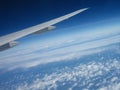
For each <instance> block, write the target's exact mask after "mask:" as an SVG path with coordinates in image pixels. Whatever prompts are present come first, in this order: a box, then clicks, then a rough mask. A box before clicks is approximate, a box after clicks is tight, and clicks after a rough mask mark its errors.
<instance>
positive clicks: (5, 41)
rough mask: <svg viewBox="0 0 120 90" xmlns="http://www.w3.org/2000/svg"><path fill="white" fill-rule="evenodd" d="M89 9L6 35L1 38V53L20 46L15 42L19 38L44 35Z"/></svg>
mask: <svg viewBox="0 0 120 90" xmlns="http://www.w3.org/2000/svg"><path fill="white" fill-rule="evenodd" d="M87 9H88V8H84V9H80V10H77V11H75V12H72V13H70V14H67V15H64V16H61V17H59V18H56V19H53V20H50V21H48V22H44V23H42V24H38V25H36V26H32V27H29V28H26V29H23V30H20V31H17V32H14V33H11V34H8V35H5V36H1V37H0V51H3V50H6V49H9V48H11V47H14V46H16V45H18V43H17V42H16V41H15V40H17V39H19V38H22V37H24V36H27V35H29V34H39V33H43V32H46V31H49V30H52V29H54V28H55V27H54V26H52V25H54V24H57V23H59V22H61V21H63V20H66V19H68V18H70V17H72V16H74V15H76V14H79V13H81V12H83V11H85V10H87Z"/></svg>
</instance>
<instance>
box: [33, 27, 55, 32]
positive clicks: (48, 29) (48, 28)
mask: <svg viewBox="0 0 120 90" xmlns="http://www.w3.org/2000/svg"><path fill="white" fill-rule="evenodd" d="M55 28H56V27H55V26H49V27H46V28H44V29H41V30H39V31H37V32H34V33H33V34H40V33H44V32H47V31H50V30H53V29H55Z"/></svg>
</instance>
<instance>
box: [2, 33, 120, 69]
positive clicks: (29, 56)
mask: <svg viewBox="0 0 120 90" xmlns="http://www.w3.org/2000/svg"><path fill="white" fill-rule="evenodd" d="M72 41H73V40H72ZM119 42H120V35H117V36H113V37H108V38H104V39H100V40H93V41H90V42H85V43H80V44H74V45H69V46H67V47H65V46H63V47H60V46H61V45H62V44H61V43H63V42H61V43H60V44H58V46H56V47H54V48H52V47H51V48H50V49H43V50H42V47H40V48H39V45H38V46H37V47H32V48H30V47H28V48H26V49H21V50H17V51H16V52H15V51H12V53H10V52H9V53H10V54H8V55H6V56H4V55H3V56H1V57H0V68H1V69H4V68H7V70H13V69H16V68H30V67H35V66H37V65H40V64H47V63H51V62H58V61H66V60H72V59H74V58H76V59H78V58H80V57H82V56H84V55H90V54H94V53H98V52H101V51H104V50H105V49H107V48H106V47H105V48H103V47H104V46H108V45H111V44H115V43H119ZM59 45H60V46H59Z"/></svg>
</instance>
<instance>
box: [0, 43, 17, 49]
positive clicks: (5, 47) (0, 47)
mask: <svg viewBox="0 0 120 90" xmlns="http://www.w3.org/2000/svg"><path fill="white" fill-rule="evenodd" d="M18 44H19V43H18V42H17V41H11V42H9V43H7V44H4V45H2V46H0V51H4V50H7V49H9V48H12V47H14V46H17V45H18Z"/></svg>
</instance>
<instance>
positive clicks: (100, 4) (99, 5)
mask: <svg viewBox="0 0 120 90" xmlns="http://www.w3.org/2000/svg"><path fill="white" fill-rule="evenodd" d="M85 7H90V10H88V11H86V12H83V13H82V14H80V15H77V16H75V17H74V18H71V19H70V20H69V21H68V20H67V21H64V22H62V23H59V24H57V25H56V26H57V27H58V28H67V27H70V26H75V25H84V24H87V23H94V22H99V21H103V20H109V19H114V18H119V16H120V12H119V8H120V1H119V0H99V1H98V0H76V1H75V0H19V1H18V0H17V1H16V0H10V1H9V0H4V1H2V0H1V1H0V12H1V15H0V36H2V35H5V34H8V33H11V32H15V31H18V30H20V29H23V28H27V27H30V26H33V25H36V24H39V23H42V22H45V21H48V20H51V19H53V18H56V17H59V16H62V15H65V14H67V13H70V12H73V11H75V10H78V9H81V8H85ZM61 31H62V30H61Z"/></svg>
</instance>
